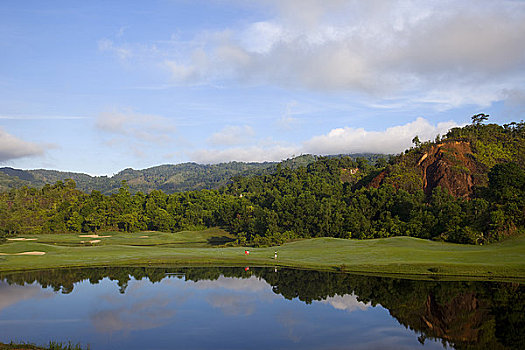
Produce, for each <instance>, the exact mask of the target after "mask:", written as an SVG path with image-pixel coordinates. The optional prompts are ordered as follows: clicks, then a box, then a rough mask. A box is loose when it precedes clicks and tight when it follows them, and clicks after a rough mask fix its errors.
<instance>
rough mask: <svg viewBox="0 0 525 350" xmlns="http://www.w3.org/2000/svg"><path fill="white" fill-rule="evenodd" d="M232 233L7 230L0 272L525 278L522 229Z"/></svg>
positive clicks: (0, 261) (214, 230) (209, 231)
mask: <svg viewBox="0 0 525 350" xmlns="http://www.w3.org/2000/svg"><path fill="white" fill-rule="evenodd" d="M230 238H231V237H230V235H229V234H228V233H227V232H225V231H223V230H221V229H219V228H212V229H208V230H204V231H183V232H178V233H164V232H150V231H148V232H138V233H122V232H104V233H98V235H87V236H86V235H82V234H45V235H44V234H42V235H27V236H23V237H13V238H11V239H10V240H8V241H7V242H5V243H4V244H2V245H0V271H15V270H31V269H49V268H67V267H90V266H107V265H111V266H135V265H136V266H139V265H152V266H155V265H162V266H164V265H183V266H203V265H220V266H225V265H227V266H230V265H238V266H282V267H296V268H307V269H322V270H338V271H344V272H355V273H370V274H381V275H390V274H395V275H411V276H419V277H422V278H428V277H431V278H439V277H447V278H454V277H458V278H473V279H497V280H509V279H511V280H525V237H523V236H522V237H518V238H513V239H508V240H506V241H503V242H500V243H494V244H490V245H483V246H474V245H460V244H451V243H442V242H434V241H429V240H423V239H417V238H410V237H393V238H385V239H370V240H351V239H336V238H313V239H306V240H299V241H295V242H291V243H286V244H283V245H282V246H276V247H267V248H245V247H225V246H224V245H222V244H223V243H225V242H227V241H228V240H229V239H230ZM246 250H248V251H249V254H246V252H245V251H246ZM276 252H277V258H275V253H276Z"/></svg>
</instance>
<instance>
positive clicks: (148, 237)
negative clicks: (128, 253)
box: [139, 236, 149, 238]
mask: <svg viewBox="0 0 525 350" xmlns="http://www.w3.org/2000/svg"><path fill="white" fill-rule="evenodd" d="M139 238H149V236H140V237H139Z"/></svg>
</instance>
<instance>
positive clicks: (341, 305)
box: [321, 294, 370, 312]
mask: <svg viewBox="0 0 525 350" xmlns="http://www.w3.org/2000/svg"><path fill="white" fill-rule="evenodd" d="M321 303H323V304H328V305H331V306H332V307H333V308H335V309H337V310H345V311H348V312H352V311H357V310H366V309H367V308H369V307H370V303H368V304H365V303H362V302H360V301H358V300H357V296H356V295H354V294H345V295H343V296H341V295H336V296H333V297H328V298H326V299H325V300H323V301H321Z"/></svg>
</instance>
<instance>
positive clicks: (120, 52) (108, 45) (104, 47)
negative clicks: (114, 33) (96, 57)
mask: <svg viewBox="0 0 525 350" xmlns="http://www.w3.org/2000/svg"><path fill="white" fill-rule="evenodd" d="M119 33H120V31H119ZM122 34H124V31H123V30H122ZM98 49H99V50H100V51H102V52H105V51H107V52H111V53H113V54H115V55H116V56H117V57H118V58H120V59H121V60H127V59H129V58H130V57H131V56H132V51H131V49H129V48H126V47H124V46H118V45H115V43H114V42H113V41H112V40H109V39H106V38H104V39H101V40H99V41H98Z"/></svg>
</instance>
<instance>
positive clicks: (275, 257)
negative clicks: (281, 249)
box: [273, 252, 277, 260]
mask: <svg viewBox="0 0 525 350" xmlns="http://www.w3.org/2000/svg"><path fill="white" fill-rule="evenodd" d="M273 258H274V259H276V260H277V252H275V254H274V255H273Z"/></svg>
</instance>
